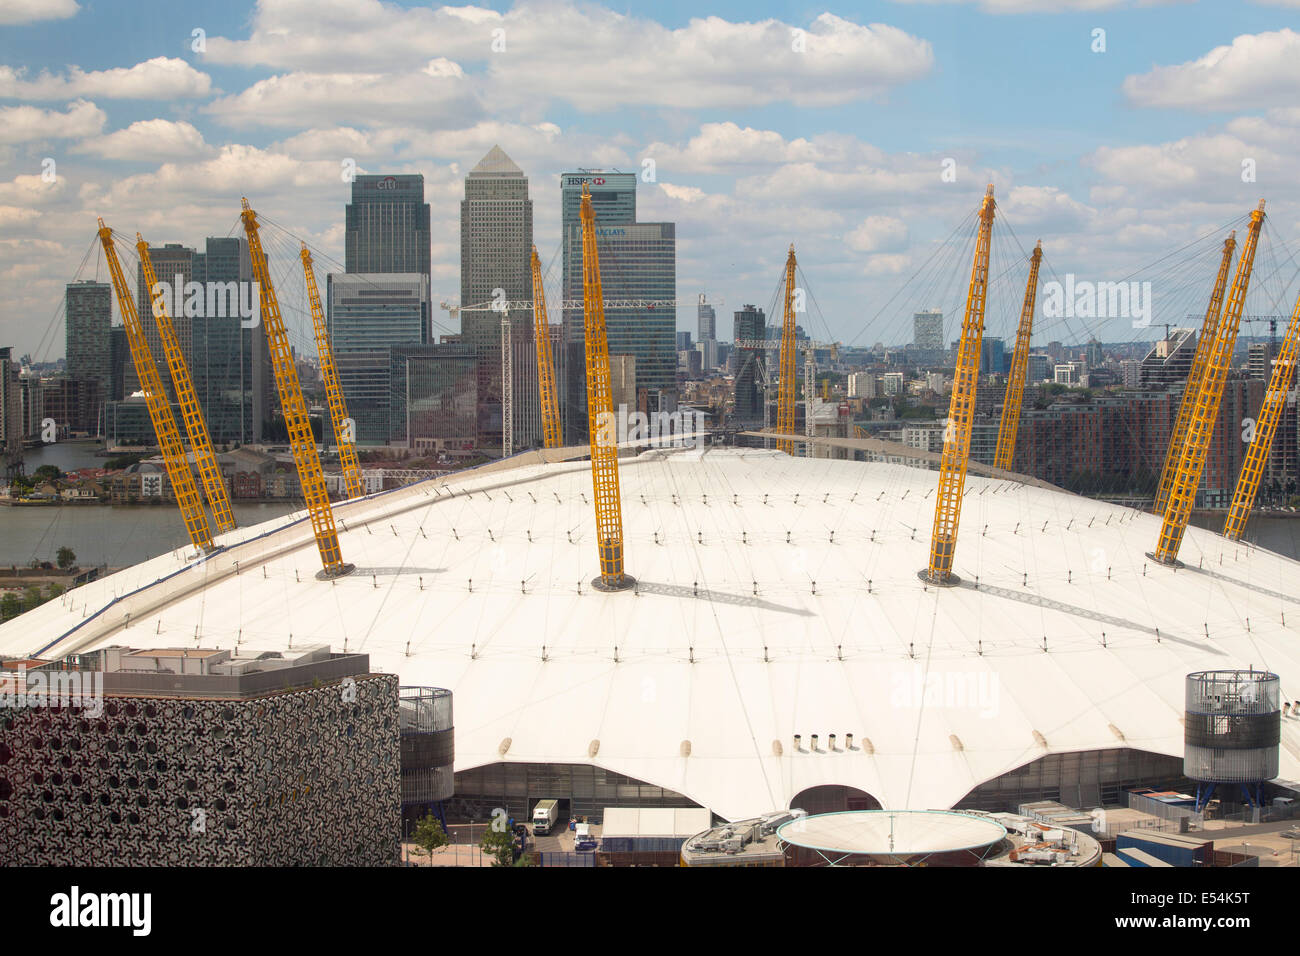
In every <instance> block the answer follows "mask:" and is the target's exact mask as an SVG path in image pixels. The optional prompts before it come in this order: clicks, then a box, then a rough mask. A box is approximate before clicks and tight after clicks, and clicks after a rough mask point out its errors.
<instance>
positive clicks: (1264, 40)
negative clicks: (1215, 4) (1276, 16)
mask: <svg viewBox="0 0 1300 956" xmlns="http://www.w3.org/2000/svg"><path fill="white" fill-rule="evenodd" d="M1297 89H1300V33H1297V32H1295V31H1294V30H1291V29H1289V28H1288V29H1283V30H1276V31H1273V32H1269V33H1254V34H1252V33H1245V34H1242V35H1241V36H1238V37H1236V38H1235V39H1234V40H1233V41H1232V43H1231V44H1230V45H1228V46H1218V47H1215V48H1214V49H1213V50H1211V51H1210V52H1209V53H1207V54H1205V55H1204V56H1202V57H1200V58H1199V59H1196V60H1190V61H1188V62H1186V63H1180V64H1178V65H1176V66H1158V67H1156V68H1154V69H1153V70H1151V71H1150V72H1148V73H1142V74H1139V75H1135V76H1130V77H1127V78H1126V79H1125V80H1124V93H1125V95H1126V96H1127V97H1128V99H1129V102H1131V103H1133V104H1134V105H1136V106H1145V107H1173V108H1182V109H1194V110H1234V111H1235V110H1242V109H1251V108H1258V107H1260V106H1273V105H1276V106H1290V105H1292V104H1293V103H1294V102H1295V95H1296V90H1297Z"/></svg>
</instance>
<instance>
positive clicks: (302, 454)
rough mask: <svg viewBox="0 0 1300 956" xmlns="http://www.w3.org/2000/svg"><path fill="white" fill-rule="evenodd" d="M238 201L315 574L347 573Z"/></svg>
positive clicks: (285, 341)
mask: <svg viewBox="0 0 1300 956" xmlns="http://www.w3.org/2000/svg"><path fill="white" fill-rule="evenodd" d="M242 205H243V212H241V213H240V218H241V219H243V221H244V232H245V233H246V234H247V236H248V254H249V258H251V259H252V260H253V274H254V275H255V276H256V277H257V281H258V282H259V283H260V284H261V287H262V289H261V292H262V296H261V308H262V325H263V327H264V328H265V329H266V341H267V344H268V345H269V346H270V349H271V365H272V367H273V368H274V369H275V384H276V388H277V389H278V390H279V393H280V409H281V411H282V412H283V413H284V424H285V427H286V428H287V429H288V431H289V446H290V448H291V449H292V450H293V461H294V464H295V465H296V466H297V468H298V483H299V484H300V485H301V486H302V496H303V498H304V499H305V500H306V502H307V510H308V512H309V514H310V515H311V528H312V532H313V533H314V534H315V535H316V547H317V548H318V549H319V550H320V559H321V564H322V565H324V571H322V572H321V574H322V575H323V576H325V577H337V576H339V575H341V574H347V573H348V572H349V571H351V570H353V568H352V565H350V564H344V563H343V556H342V553H341V552H340V550H339V534H338V531H337V529H336V528H335V527H334V513H333V512H332V511H331V510H330V496H329V491H328V490H327V489H326V488H325V474H324V472H322V471H321V466H320V455H319V454H317V451H316V438H315V436H314V435H312V432H311V420H310V419H309V418H308V417H307V403H306V402H305V401H303V397H302V388H301V387H300V386H299V384H298V369H297V368H296V367H295V366H294V363H293V352H292V350H291V349H290V348H289V336H288V333H287V332H286V331H285V327H284V318H283V316H281V314H280V303H279V300H278V299H276V296H275V287H274V286H273V285H272V284H271V270H270V268H269V266H268V265H267V261H266V253H265V252H263V251H262V239H261V236H260V235H258V231H257V229H258V227H257V213H255V212H253V210H252V208H251V207H250V206H249V205H248V200H247V199H244V200H243V201H242Z"/></svg>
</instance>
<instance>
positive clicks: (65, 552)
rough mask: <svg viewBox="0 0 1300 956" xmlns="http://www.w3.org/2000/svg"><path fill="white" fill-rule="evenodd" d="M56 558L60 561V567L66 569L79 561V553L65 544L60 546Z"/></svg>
mask: <svg viewBox="0 0 1300 956" xmlns="http://www.w3.org/2000/svg"><path fill="white" fill-rule="evenodd" d="M56 560H57V561H58V562H59V568H60V569H61V570H64V571H66V570H68V568H70V567H72V566H73V565H75V564H76V563H77V553H76V552H75V551H73V550H72V549H71V548H69V547H68V546H67V545H66V544H65V545H64V546H63V547H61V548H59V553H58V555H57V556H56Z"/></svg>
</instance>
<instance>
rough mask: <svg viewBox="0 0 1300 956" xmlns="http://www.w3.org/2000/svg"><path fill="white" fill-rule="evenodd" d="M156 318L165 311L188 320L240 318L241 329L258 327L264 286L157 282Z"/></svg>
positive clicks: (180, 280) (178, 279)
mask: <svg viewBox="0 0 1300 956" xmlns="http://www.w3.org/2000/svg"><path fill="white" fill-rule="evenodd" d="M149 295H150V296H151V297H152V300H153V314H154V318H158V317H159V316H160V315H161V314H162V313H163V310H166V312H167V314H168V315H170V316H172V317H174V318H180V317H181V316H184V317H185V318H187V319H225V318H235V317H236V316H238V318H239V325H240V327H241V328H245V329H252V328H256V327H257V325H258V323H260V322H261V320H262V286H261V283H259V282H186V281H185V276H184V275H182V274H180V273H177V275H176V281H175V282H155V283H154V284H153V286H152V287H151V288H150V289H149Z"/></svg>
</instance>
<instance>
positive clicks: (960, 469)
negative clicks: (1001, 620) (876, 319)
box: [922, 183, 996, 584]
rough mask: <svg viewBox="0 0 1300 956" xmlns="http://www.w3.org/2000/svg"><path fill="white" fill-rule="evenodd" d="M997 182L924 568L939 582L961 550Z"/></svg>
mask: <svg viewBox="0 0 1300 956" xmlns="http://www.w3.org/2000/svg"><path fill="white" fill-rule="evenodd" d="M995 208H996V204H995V203H994V201H993V184H992V183H989V186H988V188H987V189H986V190H985V191H984V202H983V204H982V205H981V206H980V213H979V233H978V236H977V238H976V240H975V258H974V261H972V263H971V270H970V286H969V288H968V289H967V291H966V314H965V317H964V318H963V319H962V323H961V342H960V344H959V345H958V348H957V370H956V372H955V373H954V375H953V384H952V400H951V402H950V403H949V406H948V427H947V429H946V434H945V435H944V441H943V456H942V458H941V459H940V462H939V493H938V495H937V496H936V497H935V502H934V531H933V533H932V534H931V536H930V565H929V567H928V568H927V569H926V570H925V571H923V572H922V574H923V575H924V576H925V577H926V579H928V580H929V581H930V582H932V583H934V584H948V583H950V578H951V575H952V561H953V556H954V555H955V554H956V551H957V527H958V525H959V524H960V522H961V503H962V494H963V492H964V490H965V486H966V464H967V462H968V461H969V459H970V436H971V424H972V422H973V420H974V416H975V386H976V384H977V383H978V380H979V371H980V350H981V348H982V347H983V342H984V305H985V301H986V299H987V296H988V278H989V243H990V239H991V237H992V233H993V210H994V209H995Z"/></svg>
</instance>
